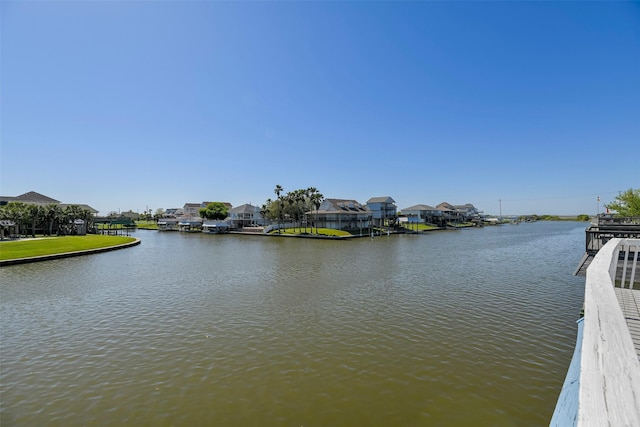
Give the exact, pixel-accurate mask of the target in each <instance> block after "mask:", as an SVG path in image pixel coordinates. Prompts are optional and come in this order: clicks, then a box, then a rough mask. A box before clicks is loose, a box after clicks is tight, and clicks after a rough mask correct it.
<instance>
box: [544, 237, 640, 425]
mask: <svg viewBox="0 0 640 427" xmlns="http://www.w3.org/2000/svg"><path fill="white" fill-rule="evenodd" d="M639 249H640V239H620V238H613V239H611V240H610V241H609V242H608V243H607V244H606V245H604V246H603V247H602V248H601V249H600V251H599V252H598V254H597V255H596V256H595V258H594V259H593V261H592V262H591V265H590V266H589V268H588V269H587V276H586V284H585V301H584V312H585V316H584V319H581V320H580V321H579V333H578V339H577V342H576V351H575V353H574V355H573V360H572V361H571V366H570V368H569V373H568V374H567V378H566V380H565V383H564V385H563V387H562V391H561V393H560V398H559V399H558V403H557V406H556V410H555V412H554V414H553V417H552V419H551V425H553V426H580V427H582V426H598V427H600V426H640V362H639V361H638V354H636V351H635V349H634V345H633V341H632V338H631V334H630V333H629V329H628V327H627V322H626V321H625V318H624V315H623V313H622V309H621V308H620V305H619V304H618V300H617V298H616V295H615V291H614V286H615V282H616V275H617V273H618V268H619V265H620V264H622V268H623V275H622V278H623V279H622V280H623V282H622V283H624V277H626V276H627V274H626V272H627V269H631V276H632V277H633V276H635V267H636V265H637V260H638V250H639ZM621 252H623V255H624V258H623V259H624V261H622V262H621V261H620V254H621ZM630 253H632V254H633V255H632V256H629V255H630ZM630 283H631V286H633V278H632V279H631V282H630Z"/></svg>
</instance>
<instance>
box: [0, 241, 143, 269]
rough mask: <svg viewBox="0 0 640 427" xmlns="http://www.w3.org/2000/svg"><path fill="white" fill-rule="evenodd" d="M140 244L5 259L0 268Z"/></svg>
mask: <svg viewBox="0 0 640 427" xmlns="http://www.w3.org/2000/svg"><path fill="white" fill-rule="evenodd" d="M141 242H142V241H141V240H140V238H138V237H135V240H134V241H132V242H127V243H121V244H119V245H114V246H107V247H104V248H95V249H84V250H81V251H73V252H61V253H57V254H50V255H39V256H34V257H27V258H14V259H5V260H1V261H0V267H5V266H9V265H18V264H28V263H32V262H41V261H50V260H54V259H62V258H72V257H76V256H83V255H93V254H99V253H102V252H110V251H115V250H118V249H125V248H130V247H132V246H137V245H139V244H140V243H141Z"/></svg>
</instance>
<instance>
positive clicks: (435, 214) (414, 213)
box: [402, 205, 444, 225]
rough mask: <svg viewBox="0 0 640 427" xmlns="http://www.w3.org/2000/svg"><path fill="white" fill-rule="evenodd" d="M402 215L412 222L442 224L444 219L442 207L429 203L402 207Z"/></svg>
mask: <svg viewBox="0 0 640 427" xmlns="http://www.w3.org/2000/svg"><path fill="white" fill-rule="evenodd" d="M402 215H404V216H406V217H407V220H408V222H412V223H424V224H437V225H441V224H442V221H443V219H444V212H443V211H442V210H441V209H438V208H434V207H433V206H429V205H414V206H411V207H408V208H405V209H402Z"/></svg>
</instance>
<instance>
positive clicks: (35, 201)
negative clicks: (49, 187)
mask: <svg viewBox="0 0 640 427" xmlns="http://www.w3.org/2000/svg"><path fill="white" fill-rule="evenodd" d="M9 202H22V203H26V204H28V205H39V206H46V205H59V204H60V201H59V200H56V199H52V198H51V197H48V196H45V195H43V194H40V193H36V192H35V191H29V192H28V193H24V194H21V195H19V196H15V197H14V196H0V206H4V205H6V204H8V203H9Z"/></svg>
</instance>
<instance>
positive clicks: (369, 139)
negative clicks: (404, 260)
mask: <svg viewBox="0 0 640 427" xmlns="http://www.w3.org/2000/svg"><path fill="white" fill-rule="evenodd" d="M0 13H1V15H0V24H1V29H0V36H1V45H0V47H1V51H0V54H1V57H0V60H1V61H0V72H1V74H0V90H1V92H0V100H1V116H0V119H1V130H0V137H1V141H0V142H1V152H0V155H1V160H0V162H1V163H0V167H1V170H0V193H2V195H5V196H16V195H19V194H22V193H24V192H27V191H37V192H40V193H43V194H45V195H48V196H50V197H53V198H55V199H58V200H60V201H62V202H64V203H87V204H89V205H91V206H93V207H94V208H96V209H98V210H99V211H100V212H101V213H102V214H106V213H108V212H109V211H118V210H121V211H124V210H129V209H132V210H134V211H140V212H142V211H143V210H145V209H146V208H147V207H149V208H151V209H152V210H153V211H155V210H156V209H157V208H170V207H181V206H182V205H184V203H186V202H194V203H195V202H202V201H205V200H206V201H228V202H231V203H232V204H233V205H234V206H237V205H241V204H243V203H249V202H251V203H252V204H254V205H261V204H262V203H264V201H265V200H266V199H267V198H273V197H275V195H274V193H273V189H274V187H275V186H276V184H280V185H282V187H284V190H285V191H289V190H295V189H299V188H306V187H310V186H315V187H317V188H318V189H319V190H320V192H322V193H323V194H324V195H325V197H331V198H348V199H356V200H358V201H360V202H366V201H367V199H369V198H370V197H377V196H391V197H393V198H394V199H395V200H396V202H397V205H398V207H399V208H400V209H402V208H406V207H409V206H412V205H415V204H429V205H434V206H435V205H436V204H438V203H440V202H443V201H447V202H449V203H452V204H463V203H473V204H474V205H475V206H476V207H478V208H479V209H481V210H483V211H484V212H486V213H493V214H497V213H499V209H500V200H501V201H502V202H501V206H502V213H503V214H527V213H538V214H546V213H549V214H561V215H562V214H580V213H589V214H593V213H595V211H596V209H597V208H598V207H597V201H596V198H597V197H598V196H600V197H601V199H602V203H605V202H609V201H612V200H613V199H614V198H615V196H616V195H617V194H618V192H619V191H623V190H626V189H628V188H632V187H633V188H638V187H640V3H633V2H500V1H498V2H444V1H436V2H420V1H410V2H390V1H389V2H366V1H363V2H357V1H353V2H335V1H332V2H323V1H315V2H295V1H270V2H259V1H246V2H242V1H241V2H214V1H190V2H178V1H157V2H154V1H132V2H128V1H91V2H78V1H69V2H64V1H43V2H37V1H28V2H23V1H20V2H17V1H5V0H3V1H2V2H0Z"/></svg>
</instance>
